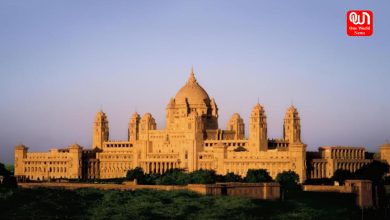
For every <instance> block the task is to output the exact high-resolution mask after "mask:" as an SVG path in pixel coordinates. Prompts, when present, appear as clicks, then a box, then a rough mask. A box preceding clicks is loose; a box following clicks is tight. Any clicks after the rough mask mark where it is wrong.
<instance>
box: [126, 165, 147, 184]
mask: <svg viewBox="0 0 390 220" xmlns="http://www.w3.org/2000/svg"><path fill="white" fill-rule="evenodd" d="M126 179H127V180H131V181H133V180H135V179H136V180H137V181H138V183H142V182H144V180H145V173H144V170H143V169H142V168H141V167H136V168H134V169H132V170H128V171H127V174H126Z"/></svg>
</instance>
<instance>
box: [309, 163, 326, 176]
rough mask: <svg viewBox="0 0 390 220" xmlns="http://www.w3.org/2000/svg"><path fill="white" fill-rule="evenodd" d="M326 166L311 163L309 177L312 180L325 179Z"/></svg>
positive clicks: (324, 164)
mask: <svg viewBox="0 0 390 220" xmlns="http://www.w3.org/2000/svg"><path fill="white" fill-rule="evenodd" d="M326 164H327V162H322V161H321V162H312V170H311V172H310V177H311V178H312V179H320V178H326V177H327V176H326Z"/></svg>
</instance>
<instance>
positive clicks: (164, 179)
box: [156, 169, 190, 185]
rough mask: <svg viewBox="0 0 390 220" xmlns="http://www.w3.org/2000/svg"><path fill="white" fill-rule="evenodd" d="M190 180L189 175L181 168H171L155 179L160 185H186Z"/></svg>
mask: <svg viewBox="0 0 390 220" xmlns="http://www.w3.org/2000/svg"><path fill="white" fill-rule="evenodd" d="M189 182H190V176H189V175H188V174H187V173H185V172H184V170H183V169H171V170H168V171H167V172H166V173H164V174H163V175H161V177H160V178H159V179H158V180H156V184H161V185H186V184H188V183H189Z"/></svg>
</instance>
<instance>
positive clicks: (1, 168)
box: [0, 163, 10, 176]
mask: <svg viewBox="0 0 390 220" xmlns="http://www.w3.org/2000/svg"><path fill="white" fill-rule="evenodd" d="M9 175H10V172H9V171H8V170H7V169H6V168H5V166H4V164H2V163H0V176H9Z"/></svg>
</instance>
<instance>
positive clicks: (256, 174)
mask: <svg viewBox="0 0 390 220" xmlns="http://www.w3.org/2000/svg"><path fill="white" fill-rule="evenodd" d="M245 181H246V182H248V183H261V182H271V181H272V177H271V176H270V175H269V173H268V171H267V170H266V169H257V170H254V169H249V170H248V172H247V173H246V177H245Z"/></svg>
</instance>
